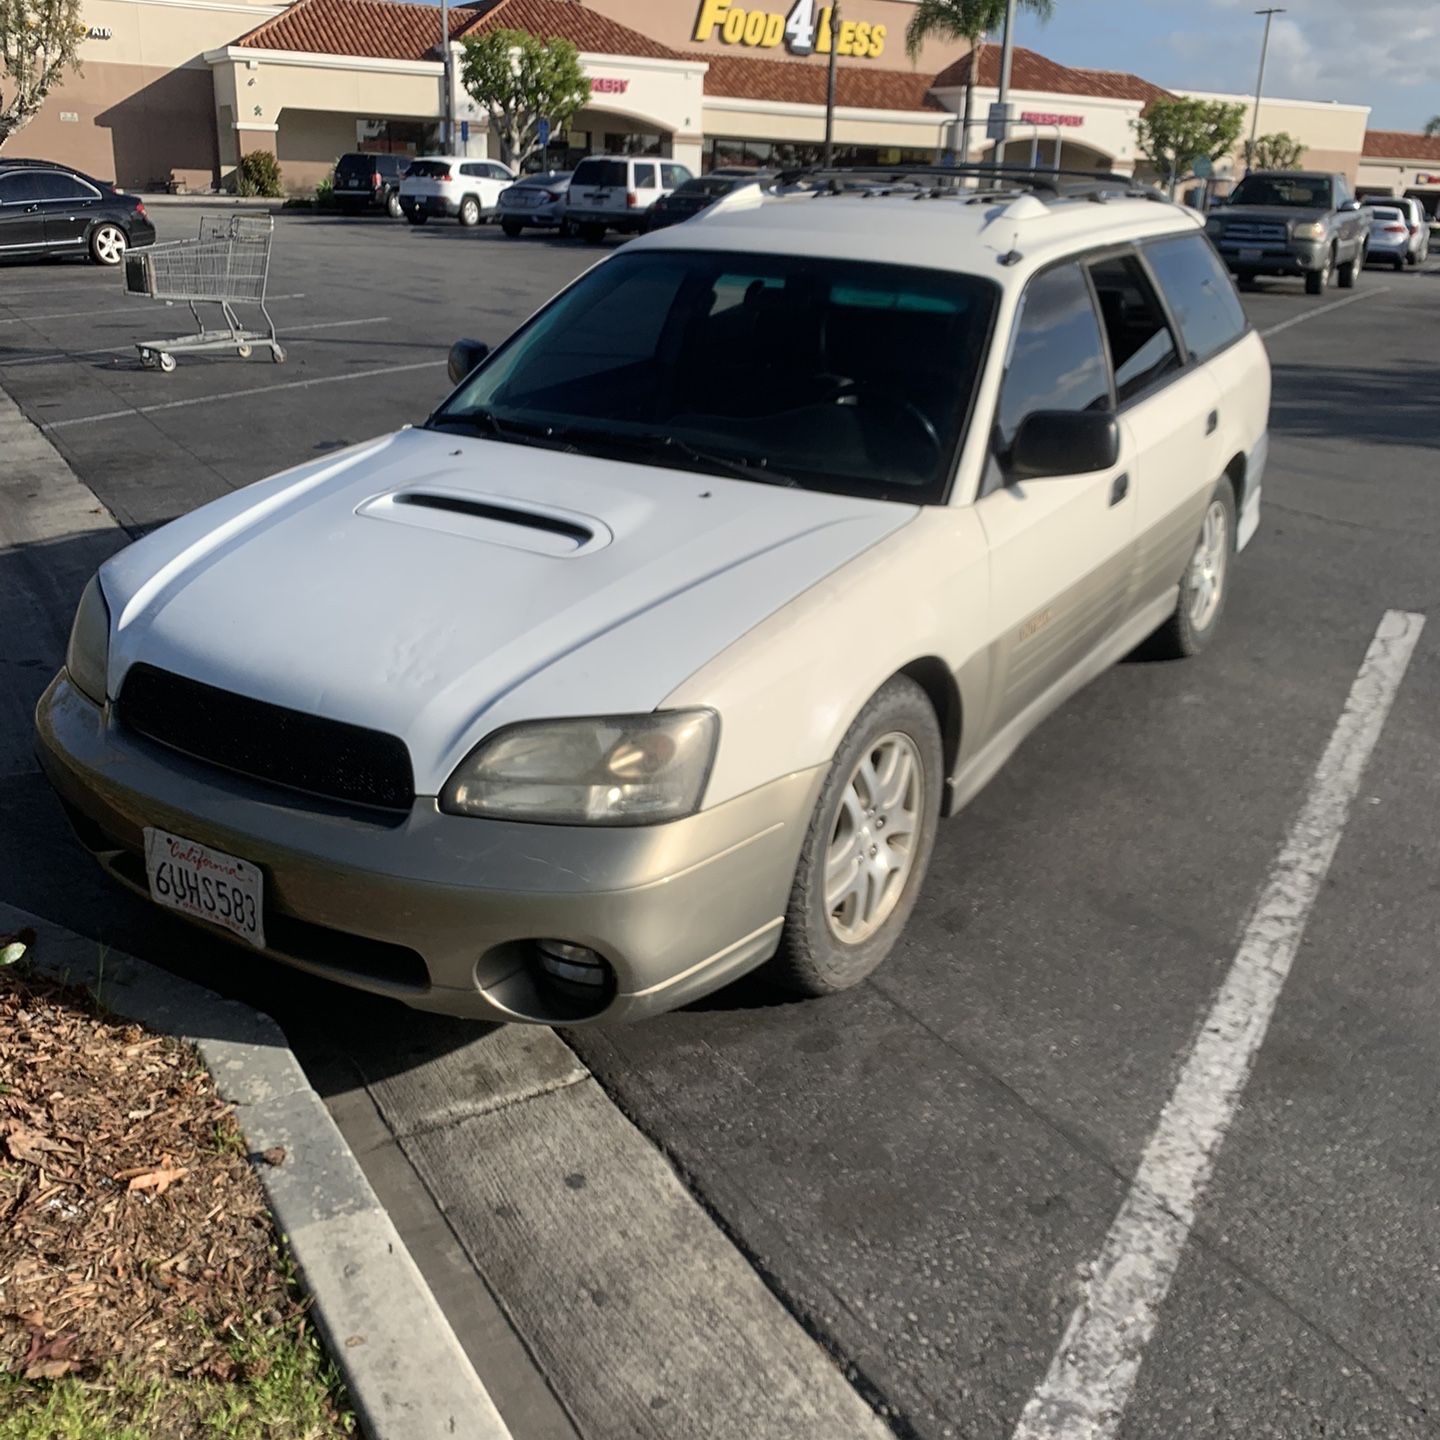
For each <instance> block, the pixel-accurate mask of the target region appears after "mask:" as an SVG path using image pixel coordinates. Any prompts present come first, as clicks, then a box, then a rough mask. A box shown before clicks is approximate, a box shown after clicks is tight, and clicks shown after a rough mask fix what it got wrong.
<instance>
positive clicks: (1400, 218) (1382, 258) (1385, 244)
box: [1365, 205, 1411, 270]
mask: <svg viewBox="0 0 1440 1440" xmlns="http://www.w3.org/2000/svg"><path fill="white" fill-rule="evenodd" d="M1370 214H1371V216H1372V219H1371V221H1370V245H1369V249H1368V250H1367V251H1366V255H1365V260H1366V263H1367V264H1370V265H1389V266H1390V267H1391V268H1392V269H1395V270H1403V269H1404V268H1405V266H1406V264H1407V263H1408V262H1409V257H1410V244H1411V241H1410V227H1409V226H1408V225H1407V224H1406V223H1405V216H1404V213H1403V212H1402V211H1400V210H1397V209H1396V208H1395V207H1394V206H1393V205H1372V206H1371V207H1370Z"/></svg>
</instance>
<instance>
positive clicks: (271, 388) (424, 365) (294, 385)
mask: <svg viewBox="0 0 1440 1440" xmlns="http://www.w3.org/2000/svg"><path fill="white" fill-rule="evenodd" d="M282 339H283V336H282ZM447 363H448V362H447V361H445V360H417V361H416V362H415V363H414V364H413V365H382V366H380V367H379V368H378V369H375V370H354V371H351V373H350V374H348V375H319V376H317V377H316V378H315V379H313V380H287V381H285V382H283V383H282V384H279V385H253V386H251V387H250V388H249V389H244V388H242V389H238V390H222V391H221V392H220V393H219V394H218V395H192V396H191V397H190V398H189V399H188V400H166V401H164V402H163V403H162V404H159V405H132V406H131V407H130V408H129V409H128V410H107V411H106V412H105V413H104V414H103V415H77V416H75V417H74V418H73V419H70V420H52V421H51V422H50V423H49V424H48V425H42V426H41V427H40V428H41V429H42V430H44V431H46V432H47V433H48V432H49V431H51V430H67V429H69V428H70V426H72V425H98V424H99V423H100V422H101V421H102V420H124V419H127V418H128V417H129V416H131V415H154V414H156V413H157V412H158V411H161V410H183V409H185V407H186V406H188V405H214V404H216V403H218V402H219V401H221V400H228V401H235V400H245V399H248V398H249V397H250V396H251V395H273V394H274V393H275V392H276V391H277V390H308V389H310V388H311V387H312V386H315V385H340V384H343V383H344V382H345V381H347V380H369V379H371V378H373V377H374V376H376V375H403V374H404V373H405V372H406V371H407V370H438V369H439V368H440V367H441V366H442V365H445V364H447Z"/></svg>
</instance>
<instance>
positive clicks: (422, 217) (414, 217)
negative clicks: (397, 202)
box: [405, 208, 430, 225]
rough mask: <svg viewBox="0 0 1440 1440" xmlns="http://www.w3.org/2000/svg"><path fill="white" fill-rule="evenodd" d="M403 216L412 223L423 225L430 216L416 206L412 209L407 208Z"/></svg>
mask: <svg viewBox="0 0 1440 1440" xmlns="http://www.w3.org/2000/svg"><path fill="white" fill-rule="evenodd" d="M405 218H406V219H407V220H408V221H409V222H410V223H411V224H412V225H423V224H424V223H425V222H426V221H427V220H428V219H429V218H430V217H429V215H427V214H426V213H425V211H423V210H420V209H418V208H417V209H414V210H407V211H406V212H405Z"/></svg>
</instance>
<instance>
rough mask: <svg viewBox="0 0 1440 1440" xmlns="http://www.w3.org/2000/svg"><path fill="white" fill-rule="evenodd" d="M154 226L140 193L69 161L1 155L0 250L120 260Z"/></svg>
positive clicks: (149, 238) (147, 238) (148, 238)
mask: <svg viewBox="0 0 1440 1440" xmlns="http://www.w3.org/2000/svg"><path fill="white" fill-rule="evenodd" d="M154 240H155V226H154V225H153V224H152V223H151V220H150V217H149V215H148V214H146V212H145V205H144V202H143V201H142V200H141V199H140V197H139V196H138V195H125V194H123V193H122V192H120V191H119V190H116V189H115V187H114V186H113V185H111V184H110V183H109V182H108V181H104V180H93V179H91V177H90V176H88V175H85V174H82V173H81V172H80V171H79V170H72V169H71V168H70V167H69V166H68V165H58V164H51V163H48V162H46V161H43V160H40V161H36V160H7V159H4V158H0V255H4V256H7V257H8V256H21V255H87V256H89V258H90V259H91V260H93V261H94V262H95V264H97V265H118V264H120V262H121V261H122V260H123V259H124V258H125V251H126V250H127V249H129V248H130V247H131V246H134V245H150V244H153V243H154Z"/></svg>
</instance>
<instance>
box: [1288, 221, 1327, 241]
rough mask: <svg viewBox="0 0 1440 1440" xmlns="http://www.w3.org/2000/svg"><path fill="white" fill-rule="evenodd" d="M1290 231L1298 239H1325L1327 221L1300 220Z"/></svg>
mask: <svg viewBox="0 0 1440 1440" xmlns="http://www.w3.org/2000/svg"><path fill="white" fill-rule="evenodd" d="M1290 233H1291V234H1292V235H1293V236H1294V237H1295V238H1296V239H1297V240H1323V239H1324V238H1325V222H1324V221H1323V220H1298V221H1296V223H1295V224H1294V225H1292V226H1291V227H1290Z"/></svg>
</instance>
